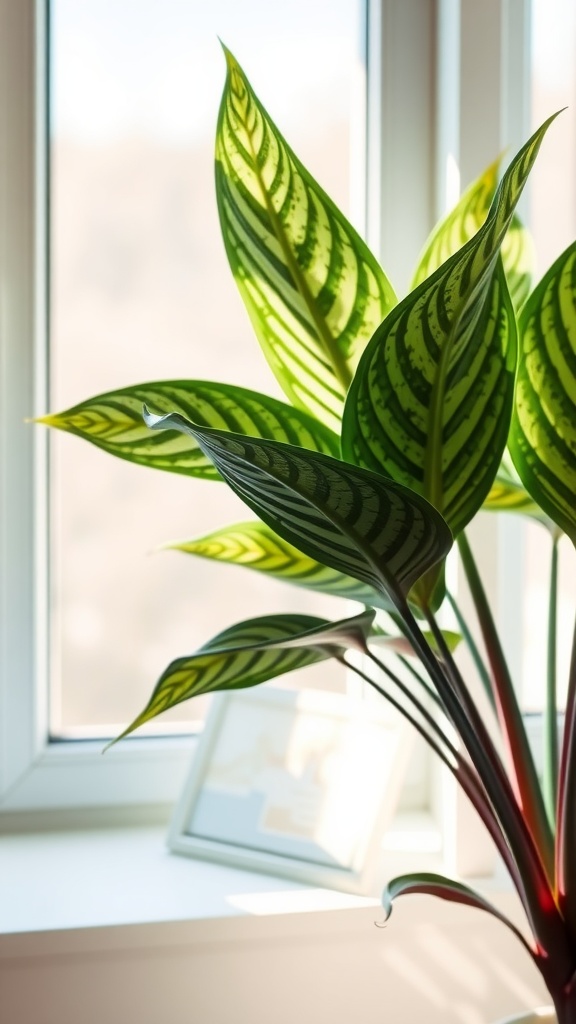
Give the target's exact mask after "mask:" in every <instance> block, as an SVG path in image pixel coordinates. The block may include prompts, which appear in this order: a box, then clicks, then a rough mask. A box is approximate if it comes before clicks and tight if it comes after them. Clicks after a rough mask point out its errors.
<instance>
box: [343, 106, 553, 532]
mask: <svg viewBox="0 0 576 1024" xmlns="http://www.w3.org/2000/svg"><path fill="white" fill-rule="evenodd" d="M551 120H552V119H549V120H548V121H547V122H545V124H544V125H543V126H542V127H541V128H540V129H539V130H538V131H537V132H536V133H535V134H534V136H533V137H532V138H531V139H530V140H529V142H528V143H526V145H525V146H524V147H523V149H522V150H521V151H520V153H519V154H518V155H517V156H516V157H515V159H514V160H513V161H512V163H511V165H510V167H509V168H508V170H507V171H506V173H505V175H504V177H503V179H502V181H501V183H500V185H499V187H498V190H497V192H496V195H495V197H494V201H493V203H492V206H491V208H490V213H489V216H488V218H487V220H486V221H485V223H484V225H483V226H482V227H481V228H480V230H479V231H478V232H477V234H476V235H475V236H474V237H473V238H472V239H471V240H470V241H469V242H467V243H466V244H465V246H464V247H463V248H462V249H460V250H459V251H458V252H457V253H456V254H455V255H454V256H451V257H450V258H449V259H448V261H447V262H446V263H445V264H443V265H442V266H441V267H440V268H439V269H438V270H437V271H435V272H434V273H433V274H432V276H431V277H430V278H428V279H427V280H426V281H424V282H423V283H422V284H421V285H419V286H418V287H417V288H416V290H415V291H414V292H412V293H411V294H410V295H408V296H407V297H406V298H405V299H404V300H403V301H402V302H400V303H399V305H398V306H396V308H395V309H394V310H392V312H391V313H390V314H389V315H388V317H387V318H386V320H385V321H384V322H383V324H382V325H381V326H380V327H379V328H378V329H377V330H376V332H375V334H374V337H373V338H372V340H371V342H370V344H369V345H368V347H367V348H366V350H365V352H364V355H363V357H362V359H361V361H360V365H359V367H358V370H357V373H356V376H355V378H354V381H353V383H352V386H351V388H350V391H349V393H348V398H347V401H346V408H345V413H344V422H343V429H342V448H343V453H344V457H345V458H348V459H349V460H350V461H352V462H355V463H356V464H357V465H361V466H365V467H367V468H370V469H374V470H377V471H378V470H379V471H380V472H382V471H384V472H385V473H388V474H390V476H393V477H394V479H396V480H400V481H402V482H403V483H405V484H406V485H408V486H410V487H412V488H414V489H415V490H417V491H419V492H420V493H421V494H424V495H425V497H426V498H427V499H428V500H429V501H430V502H431V503H432V504H433V505H434V506H435V507H436V508H437V509H438V510H439V511H441V512H442V514H443V515H444V517H445V519H446V521H447V522H448V524H449V525H450V527H451V529H452V531H453V533H454V534H455V535H456V534H458V533H459V532H460V531H461V530H462V529H463V528H464V527H465V526H466V524H467V523H468V522H469V521H470V519H472V517H473V516H474V515H475V513H476V512H477V511H478V509H479V507H480V506H481V504H482V502H483V501H484V499H485V498H486V497H487V495H488V493H489V491H490V488H491V486H492V482H493V480H494V477H495V475H496V472H497V470H498V466H499V464H500V459H501V456H502V452H503V450H504V446H505V444H506V439H507V434H508V426H509V420H510V413H511V404H512V397H513V386H514V369H515V360H516V323H515V317H514V312H513V310H512V306H511V302H510V297H509V294H508V289H507V286H506V280H505V276H504V273H503V270H502V263H501V259H500V256H499V250H500V246H501V244H502V241H503V239H504V236H505V235H506V232H507V230H508V227H509V225H510V222H511V219H512V215H513V212H514V208H515V206H516V203H517V202H518V199H519V197H520V194H521V192H522V189H523V187H524V184H525V182H526V179H527V177H528V174H529V171H530V169H531V167H532V165H533V163H534V160H535V158H536V154H537V152H538V149H539V147H540V144H541V141H542V139H543V137H544V134H545V132H546V130H547V128H548V126H549V124H550V121H551Z"/></svg>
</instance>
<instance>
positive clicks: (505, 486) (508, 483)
mask: <svg viewBox="0 0 576 1024" xmlns="http://www.w3.org/2000/svg"><path fill="white" fill-rule="evenodd" d="M482 508H483V509H486V511H487V512H517V513H519V514H520V515H524V516H530V518H531V519H536V520H538V522H540V523H542V524H543V525H544V526H547V527H548V528H549V529H550V528H551V527H552V525H553V524H552V522H551V520H550V519H549V518H548V516H547V515H546V514H545V513H544V512H543V511H542V509H541V508H540V506H539V505H537V504H536V502H535V501H533V500H532V498H531V497H530V495H529V494H528V492H527V491H526V490H525V488H524V486H523V484H522V481H521V479H520V477H519V476H518V474H517V472H516V470H515V469H514V464H513V462H512V461H511V460H510V458H509V456H508V453H507V452H505V453H504V456H503V458H502V462H501V463H500V468H499V470H498V472H497V474H496V479H495V480H494V483H493V484H492V487H491V488H490V493H489V495H488V497H487V498H486V501H485V502H484V504H483V506H482Z"/></svg>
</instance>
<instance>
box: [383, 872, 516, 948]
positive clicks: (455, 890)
mask: <svg viewBox="0 0 576 1024" xmlns="http://www.w3.org/2000/svg"><path fill="white" fill-rule="evenodd" d="M409 893H413V894H416V893H419V894H421V895H425V896H436V897H438V898H439V899H442V900H448V902H449V903H461V904H463V905H464V906H466V907H474V909H475V910H484V911H486V913H488V914H491V915H492V917H495V918H496V919H497V920H498V921H500V922H501V923H502V924H504V925H506V927H507V928H509V929H510V931H512V932H513V934H514V935H515V937H516V938H517V939H519V941H520V942H521V943H522V945H523V946H524V948H525V949H526V950H527V951H528V953H529V954H530V956H531V957H532V958H533V959H535V958H536V950H535V949H533V948H532V947H531V946H530V945H529V944H528V943H527V941H526V939H525V938H524V936H523V935H522V932H521V931H520V930H519V929H518V928H517V927H516V925H515V924H513V922H512V921H510V919H509V918H508V917H506V915H505V914H503V913H502V912H501V911H500V910H498V909H497V908H496V907H495V906H494V905H493V904H492V903H490V901H489V900H487V899H486V898H485V897H484V896H482V895H481V894H480V893H478V892H475V890H474V889H471V888H470V886H468V885H464V884H463V883H462V882H456V881H455V880H454V879H452V878H445V877H444V875H437V874H433V873H431V872H419V873H418V874H411V875H400V876H399V877H398V878H394V879H392V881H391V882H389V883H388V885H387V886H386V888H385V890H384V893H383V895H382V905H383V907H384V910H385V913H386V917H387V918H388V917H389V916H390V914H391V913H392V905H393V903H394V900H395V899H397V898H398V896H404V895H408V894H409Z"/></svg>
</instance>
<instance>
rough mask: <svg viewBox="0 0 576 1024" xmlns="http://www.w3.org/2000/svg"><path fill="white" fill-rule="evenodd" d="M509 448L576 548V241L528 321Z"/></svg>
mask: <svg viewBox="0 0 576 1024" xmlns="http://www.w3.org/2000/svg"><path fill="white" fill-rule="evenodd" d="M509 447H510V452H511V455H512V458H513V460H514V464H515V466H516V469H517V471H518V474H519V476H520V478H521V480H522V482H523V484H524V486H525V487H526V490H527V491H528V492H529V494H530V495H531V497H532V498H533V499H534V501H535V502H536V503H537V504H538V505H539V506H540V507H541V508H542V509H543V510H544V512H545V513H546V514H547V515H548V516H549V517H550V518H551V519H552V520H553V522H555V523H556V524H557V525H558V526H559V527H560V528H561V529H562V530H564V532H565V533H567V534H568V536H569V537H571V539H572V541H573V543H576V242H574V243H572V245H571V246H569V248H568V249H566V251H565V252H563V253H562V255H561V256H560V257H559V258H558V259H557V260H556V262H555V263H554V264H553V265H552V267H550V269H549V270H548V272H547V273H546V274H545V276H544V278H543V279H542V281H541V282H540V284H539V285H538V286H537V288H536V289H535V291H534V292H533V293H532V295H531V296H530V298H529V299H528V301H527V303H526V305H525V306H524V309H523V311H522V314H521V317H520V356H519V366H518V380H517V385H516V394H515V404H514V414H513V417H512V427H511V431H510V441H509Z"/></svg>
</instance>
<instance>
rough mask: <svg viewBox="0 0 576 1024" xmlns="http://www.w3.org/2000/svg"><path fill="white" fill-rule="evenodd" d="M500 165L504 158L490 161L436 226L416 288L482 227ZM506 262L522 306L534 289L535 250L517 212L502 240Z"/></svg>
mask: <svg viewBox="0 0 576 1024" xmlns="http://www.w3.org/2000/svg"><path fill="white" fill-rule="evenodd" d="M499 166H500V160H496V161H494V163H493V164H490V166H489V167H487V168H486V170H485V171H484V173H483V174H481V175H480V177H479V178H477V179H476V181H475V182H473V183H472V185H470V186H469V187H468V188H467V189H466V191H465V192H464V194H463V195H462V197H461V198H460V200H459V202H458V203H457V204H456V206H455V207H454V208H453V209H452V210H451V211H450V213H448V214H447V216H446V217H445V218H444V219H443V220H442V221H440V223H439V224H438V225H437V226H436V227H435V228H434V230H433V232H432V234H431V235H430V238H429V239H428V241H427V242H426V245H425V247H424V251H423V253H422V256H421V257H420V261H419V263H418V266H417V268H416V273H415V274H414V279H413V281H412V288H413V289H414V288H416V287H417V285H419V284H421V283H422V281H425V280H426V278H427V277H430V275H431V274H432V273H433V272H434V271H435V270H438V268H439V267H441V266H442V264H443V263H445V262H446V260H447V259H449V257H450V256H453V255H454V253H456V252H458V250H459V249H460V248H462V246H463V245H465V244H466V242H467V241H468V240H469V239H470V238H472V237H473V236H474V235H475V234H476V232H477V231H478V230H479V229H480V228H481V227H482V224H483V223H484V221H485V220H486V217H487V216H488V212H489V210H490V204H491V203H492V200H493V198H494V194H495V192H496V186H497V184H498V169H499ZM502 262H503V264H504V271H505V273H506V279H507V281H508V287H509V289H510V295H511V298H512V304H513V306H514V308H515V309H520V307H521V306H522V304H523V303H524V301H525V300H526V298H527V297H528V294H529V292H530V287H531V282H532V275H533V273H534V265H535V253H534V243H533V241H532V236H531V235H530V232H529V231H528V230H527V228H525V227H524V226H523V224H522V222H521V220H520V218H519V217H518V216H517V214H514V216H513V218H512V222H511V224H510V227H509V228H508V232H507V234H506V236H505V238H504V242H503V243H502Z"/></svg>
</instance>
